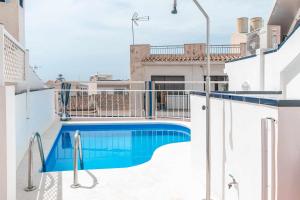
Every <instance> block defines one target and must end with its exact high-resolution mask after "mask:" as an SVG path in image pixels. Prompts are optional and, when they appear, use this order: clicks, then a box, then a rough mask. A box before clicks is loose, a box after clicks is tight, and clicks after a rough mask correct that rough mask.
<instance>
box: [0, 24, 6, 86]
mask: <svg viewBox="0 0 300 200" xmlns="http://www.w3.org/2000/svg"><path fill="white" fill-rule="evenodd" d="M4 83H5V77H4V26H3V24H0V86H3V85H4Z"/></svg>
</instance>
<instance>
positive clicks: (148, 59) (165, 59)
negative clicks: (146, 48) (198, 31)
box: [142, 54, 241, 62]
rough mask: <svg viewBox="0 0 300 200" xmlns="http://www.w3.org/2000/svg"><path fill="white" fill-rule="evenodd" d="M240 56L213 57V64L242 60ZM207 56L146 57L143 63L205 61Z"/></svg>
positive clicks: (220, 55) (224, 55) (219, 55)
mask: <svg viewBox="0 0 300 200" xmlns="http://www.w3.org/2000/svg"><path fill="white" fill-rule="evenodd" d="M240 57H241V56H240V55H239V54H223V55H222V54H218V55H213V54H212V55H211V56H210V58H211V61H212V62H226V61H230V60H234V59H237V58H240ZM205 59H206V56H185V55H150V56H148V57H145V58H144V59H143V60H142V62H192V61H205Z"/></svg>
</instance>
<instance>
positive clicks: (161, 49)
mask: <svg viewBox="0 0 300 200" xmlns="http://www.w3.org/2000/svg"><path fill="white" fill-rule="evenodd" d="M199 45H200V44H199ZM209 47H210V48H209V50H210V53H211V54H215V55H239V54H241V46H240V45H210V46H209ZM205 48H206V46H205V45H204V49H203V53H206V50H205ZM185 53H186V49H185V46H184V45H166V46H151V48H150V54H151V55H184V54H185Z"/></svg>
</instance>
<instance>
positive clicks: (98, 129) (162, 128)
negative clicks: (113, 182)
mask: <svg viewBox="0 0 300 200" xmlns="http://www.w3.org/2000/svg"><path fill="white" fill-rule="evenodd" d="M76 130H79V131H80V134H81V141H82V152H83V153H82V155H83V164H84V165H83V169H107V168H125V167H131V166H136V165H139V164H142V163H145V162H147V161H149V160H150V159H151V157H152V155H153V153H154V151H155V150H156V149H157V148H159V147H161V146H163V145H166V144H171V143H177V142H188V141H190V129H189V128H187V127H185V126H182V125H176V124H168V123H155V124H147V123H137V124H97V125H63V126H62V128H61V130H60V132H59V134H58V136H57V138H56V140H55V142H54V144H53V146H52V149H51V151H50V153H49V155H48V157H47V160H46V170H45V171H46V172H53V171H67V170H73V146H74V134H75V131H76ZM170 156H176V155H170ZM79 169H81V167H80V165H79Z"/></svg>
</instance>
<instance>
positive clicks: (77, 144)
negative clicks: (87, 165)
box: [71, 130, 83, 188]
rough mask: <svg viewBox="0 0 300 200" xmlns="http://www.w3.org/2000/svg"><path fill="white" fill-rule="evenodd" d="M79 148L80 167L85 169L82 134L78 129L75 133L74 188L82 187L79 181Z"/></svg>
mask: <svg viewBox="0 0 300 200" xmlns="http://www.w3.org/2000/svg"><path fill="white" fill-rule="evenodd" d="M78 150H79V160H80V167H81V169H83V158H82V145H81V134H80V132H79V130H77V131H76V132H75V135H74V150H73V184H72V185H71V187H72V188H79V187H80V184H79V183H78V158H77V155H78Z"/></svg>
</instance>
